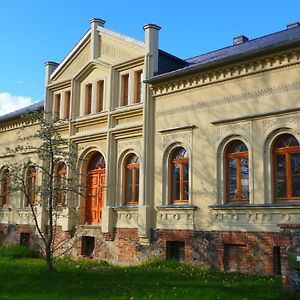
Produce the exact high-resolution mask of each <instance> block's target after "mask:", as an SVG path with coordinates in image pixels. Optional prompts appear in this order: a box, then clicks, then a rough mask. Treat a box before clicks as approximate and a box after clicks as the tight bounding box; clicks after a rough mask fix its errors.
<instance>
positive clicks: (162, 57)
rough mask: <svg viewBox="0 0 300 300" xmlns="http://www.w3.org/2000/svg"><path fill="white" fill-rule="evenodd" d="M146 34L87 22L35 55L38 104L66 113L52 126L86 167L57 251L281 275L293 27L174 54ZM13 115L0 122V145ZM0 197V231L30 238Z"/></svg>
mask: <svg viewBox="0 0 300 300" xmlns="http://www.w3.org/2000/svg"><path fill="white" fill-rule="evenodd" d="M159 30H160V27H159V26H156V25H153V24H149V25H146V26H144V32H145V40H144V42H141V41H137V40H134V39H132V38H129V37H127V36H123V35H121V34H118V33H115V32H112V31H110V30H108V29H106V28H104V21H102V20H100V19H93V20H92V21H91V28H90V30H89V31H88V32H87V33H86V35H85V36H84V37H83V38H82V39H81V40H80V41H79V43H78V44H77V45H76V46H75V48H74V49H73V50H72V51H71V52H70V54H69V55H68V56H67V57H66V58H65V59H64V60H63V62H62V63H60V64H56V63H53V62H48V63H46V93H45V94H46V99H45V103H44V110H45V111H51V112H52V114H53V117H54V118H59V119H70V120H72V122H66V123H65V125H63V126H62V127H61V134H62V136H64V137H66V138H68V139H69V140H70V141H71V142H72V143H73V144H74V145H76V148H77V151H78V153H77V155H78V157H79V158H80V161H78V170H79V171H80V173H82V174H85V175H87V176H85V177H83V178H82V179H81V180H82V181H83V183H84V185H85V187H86V191H85V193H84V195H82V196H80V197H79V196H78V197H76V199H70V196H68V195H67V196H66V200H65V201H66V205H65V206H64V208H63V215H64V217H63V218H61V221H60V224H59V226H60V228H61V231H62V235H63V234H64V233H67V232H69V231H71V230H73V229H74V228H75V230H76V231H77V232H78V236H79V238H78V241H77V246H76V248H74V249H73V250H72V251H71V254H72V255H73V256H93V257H94V258H95V259H105V260H108V261H110V262H113V263H119V264H129V263H139V262H141V261H144V260H145V259H148V258H153V257H159V258H175V259H179V260H182V261H185V262H187V263H190V264H193V265H197V266H202V267H206V268H216V269H221V270H226V271H241V272H250V273H257V274H267V275H272V274H275V275H279V274H280V275H283V276H286V275H287V274H288V271H289V270H288V264H287V252H286V248H287V246H288V245H290V244H291V243H293V241H294V237H295V235H297V231H298V228H300V223H299V216H300V206H299V200H300V175H299V174H300V145H299V142H300V131H299V120H300V119H299V117H300V114H299V110H300V107H298V106H299V105H298V98H299V96H300V92H299V87H300V85H299V82H298V79H297V78H298V77H299V75H300V66H299V61H300V26H299V23H294V24H291V25H289V26H288V28H287V29H286V30H283V31H281V32H278V33H274V34H271V35H268V36H265V37H261V38H258V39H254V40H248V39H247V38H246V37H245V36H241V37H237V38H235V39H234V44H233V45H232V46H230V47H227V48H224V49H220V50H217V51H214V52H211V53H208V54H205V55H200V56H198V57H195V58H191V59H187V60H181V59H179V58H177V57H174V56H172V55H171V54H169V53H166V52H164V51H162V50H160V49H159V47H158V33H159ZM39 107H40V106H39ZM37 108H38V107H37V105H36V106H34V107H32V108H31V109H32V110H35V109H37ZM20 114H21V113H20V112H19V113H18V112H16V113H13V114H10V115H7V116H3V117H1V119H0V121H1V125H0V126H1V127H0V131H1V132H0V134H1V136H2V137H3V138H2V139H0V141H2V142H1V143H2V146H3V147H4V145H5V146H6V145H7V144H9V143H10V144H12V145H13V144H15V143H16V137H17V131H18V126H20V122H21V121H20V118H19V116H20ZM37 126H38V125H37V124H35V123H33V124H28V131H30V132H32V131H34V130H36V127H37ZM7 137H8V138H7ZM2 146H1V147H2ZM28 155H32V156H33V158H32V159H34V153H32V154H30V153H20V159H22V158H21V157H22V156H23V157H24V156H28ZM8 160H9V157H7V156H5V155H4V154H2V156H1V157H0V166H1V164H2V165H3V164H4V163H5V162H6V161H8ZM60 170H61V172H65V173H64V174H65V175H64V176H69V175H70V174H69V171H68V170H65V169H64V168H63V166H62V167H61V168H60ZM8 171H9V170H7V169H2V171H1V172H2V173H3V172H8ZM26 172H27V171H26ZM26 172H25V173H24V174H25V175H24V176H28V178H32V176H31V177H30V171H28V172H29V173H28V172H27V173H26ZM26 174H27V175H26ZM35 180H40V179H39V176H38V174H36V179H35ZM1 194H2V205H1V206H2V207H1V210H0V224H1V225H0V233H1V240H2V241H3V242H6V243H7V242H9V237H11V236H15V238H12V239H16V237H17V238H18V239H20V234H23V235H22V237H23V238H25V235H24V234H25V233H27V236H26V237H28V234H29V236H30V234H33V233H34V226H33V225H32V224H28V223H29V222H28V219H26V214H28V209H27V207H26V205H24V203H22V197H21V195H19V196H18V195H15V196H14V198H13V199H9V196H8V195H9V185H8V183H7V182H5V180H2V183H1ZM5 195H6V196H5ZM26 220H27V221H26ZM44 221H45V220H43V218H41V220H40V222H44ZM12 225H13V229H12V230H13V231H14V232H15V235H13V234H9V231H10V228H12V227H11V226H12ZM21 239H22V238H21Z"/></svg>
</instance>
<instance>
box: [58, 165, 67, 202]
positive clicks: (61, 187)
mask: <svg viewBox="0 0 300 300" xmlns="http://www.w3.org/2000/svg"><path fill="white" fill-rule="evenodd" d="M66 176H67V167H66V164H65V163H64V162H60V163H58V164H57V167H56V176H55V203H56V204H64V203H65V201H66Z"/></svg>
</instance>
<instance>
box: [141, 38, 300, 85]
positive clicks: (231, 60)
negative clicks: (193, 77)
mask: <svg viewBox="0 0 300 300" xmlns="http://www.w3.org/2000/svg"><path fill="white" fill-rule="evenodd" d="M297 46H300V39H299V40H296V41H292V42H288V43H285V44H279V45H278V44H277V45H272V46H269V47H266V48H264V49H256V50H252V51H249V52H247V53H242V54H238V55H234V56H231V57H227V58H224V59H220V60H218V61H214V62H209V63H206V64H195V65H191V66H190V67H184V68H182V69H177V70H175V71H172V72H169V73H165V74H161V75H156V76H153V77H150V78H148V79H146V80H144V82H145V83H149V84H157V83H160V82H163V81H166V80H171V79H175V78H177V77H179V76H182V75H190V74H193V73H196V72H199V71H205V70H207V69H211V68H216V67H221V66H224V65H227V64H232V63H236V62H239V61H241V60H245V59H250V58H253V57H255V56H257V54H259V55H260V56H262V55H266V54H270V53H274V52H277V51H280V50H285V49H289V48H294V47H297Z"/></svg>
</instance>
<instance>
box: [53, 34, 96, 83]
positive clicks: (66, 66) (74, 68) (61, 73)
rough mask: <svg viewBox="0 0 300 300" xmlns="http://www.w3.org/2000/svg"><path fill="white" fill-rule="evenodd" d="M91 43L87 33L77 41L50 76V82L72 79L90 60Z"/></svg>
mask: <svg viewBox="0 0 300 300" xmlns="http://www.w3.org/2000/svg"><path fill="white" fill-rule="evenodd" d="M90 55H91V42H90V34H89V32H88V33H87V34H86V35H85V36H84V37H83V39H81V40H80V41H79V43H78V44H77V45H76V46H75V47H74V49H73V50H72V51H71V52H70V53H69V55H68V56H67V57H66V58H65V59H64V60H63V61H62V62H61V64H60V65H59V66H58V68H57V70H56V71H55V72H54V74H52V76H51V79H52V81H62V80H67V79H70V78H72V77H73V76H74V75H75V74H77V73H78V71H79V70H80V69H82V67H83V66H84V65H85V64H87V62H88V61H89V60H90Z"/></svg>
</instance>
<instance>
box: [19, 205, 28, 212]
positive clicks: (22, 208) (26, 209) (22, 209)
mask: <svg viewBox="0 0 300 300" xmlns="http://www.w3.org/2000/svg"><path fill="white" fill-rule="evenodd" d="M17 211H31V209H30V206H22V207H18V208H17Z"/></svg>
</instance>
